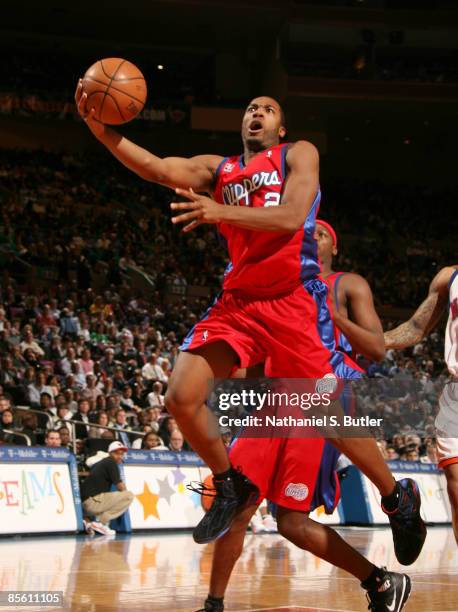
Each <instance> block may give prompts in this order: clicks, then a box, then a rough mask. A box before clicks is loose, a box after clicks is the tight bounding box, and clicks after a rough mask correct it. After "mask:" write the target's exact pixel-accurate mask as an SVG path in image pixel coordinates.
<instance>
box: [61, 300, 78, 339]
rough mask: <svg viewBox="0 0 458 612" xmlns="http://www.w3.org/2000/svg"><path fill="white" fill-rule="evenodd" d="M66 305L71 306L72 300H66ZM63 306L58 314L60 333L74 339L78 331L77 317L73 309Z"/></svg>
mask: <svg viewBox="0 0 458 612" xmlns="http://www.w3.org/2000/svg"><path fill="white" fill-rule="evenodd" d="M66 303H67V304H68V306H72V305H73V304H72V302H71V301H70V300H67V302H66ZM68 306H67V307H66V308H63V309H62V312H61V315H60V334H61V336H68V337H70V338H72V339H76V338H77V336H78V335H79V333H80V323H79V321H78V317H75V315H74V314H73V311H72V310H71V308H69V307H68Z"/></svg>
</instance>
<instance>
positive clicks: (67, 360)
mask: <svg viewBox="0 0 458 612" xmlns="http://www.w3.org/2000/svg"><path fill="white" fill-rule="evenodd" d="M75 359H76V351H75V349H74V348H73V346H69V347H68V348H67V350H66V351H65V357H64V358H63V359H62V361H61V362H60V370H61V372H62V374H64V375H65V376H66V375H67V374H70V373H71V371H72V363H73V362H74V361H75Z"/></svg>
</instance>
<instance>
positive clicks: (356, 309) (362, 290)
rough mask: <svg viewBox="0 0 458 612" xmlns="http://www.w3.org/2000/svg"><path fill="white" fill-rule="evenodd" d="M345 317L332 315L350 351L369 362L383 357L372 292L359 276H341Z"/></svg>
mask: <svg viewBox="0 0 458 612" xmlns="http://www.w3.org/2000/svg"><path fill="white" fill-rule="evenodd" d="M341 287H342V289H343V291H344V292H345V296H346V300H347V310H348V313H349V317H348V318H347V317H345V316H344V315H342V314H341V313H339V312H335V313H334V322H335V324H336V325H337V327H339V329H341V330H342V332H343V333H344V334H345V336H346V337H347V339H348V341H349V342H350V344H351V346H352V347H353V349H354V350H355V351H356V352H357V353H360V354H361V355H364V356H365V357H367V358H368V359H371V360H373V361H381V360H382V359H383V358H384V356H385V342H384V340H383V328H382V324H381V322H380V319H379V317H378V314H377V313H376V311H375V307H374V300H373V297H372V291H371V288H370V287H369V284H368V283H367V281H366V280H365V279H364V278H363V277H362V276H360V275H359V274H345V276H344V277H343V278H342V280H341Z"/></svg>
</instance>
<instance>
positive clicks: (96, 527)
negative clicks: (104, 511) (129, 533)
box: [91, 521, 116, 535]
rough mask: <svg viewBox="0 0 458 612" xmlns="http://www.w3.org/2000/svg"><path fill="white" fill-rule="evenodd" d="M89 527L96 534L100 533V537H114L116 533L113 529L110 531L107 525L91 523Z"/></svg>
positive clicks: (97, 522) (96, 522)
mask: <svg viewBox="0 0 458 612" xmlns="http://www.w3.org/2000/svg"><path fill="white" fill-rule="evenodd" d="M91 527H92V529H93V530H94V531H96V532H97V533H101V534H102V535H116V531H115V530H114V529H110V528H109V527H108V525H104V524H103V523H100V522H99V521H92V523H91Z"/></svg>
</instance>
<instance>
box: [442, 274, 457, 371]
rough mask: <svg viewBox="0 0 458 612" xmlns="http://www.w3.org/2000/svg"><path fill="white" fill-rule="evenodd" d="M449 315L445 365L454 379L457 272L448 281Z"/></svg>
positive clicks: (455, 363) (455, 364) (455, 367)
mask: <svg viewBox="0 0 458 612" xmlns="http://www.w3.org/2000/svg"><path fill="white" fill-rule="evenodd" d="M449 288H450V293H449V315H448V322H447V328H446V330H445V353H444V358H445V363H446V364H447V367H448V371H449V372H450V374H451V375H452V376H453V377H454V378H458V270H455V272H454V273H453V274H452V278H451V279H450V284H449Z"/></svg>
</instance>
